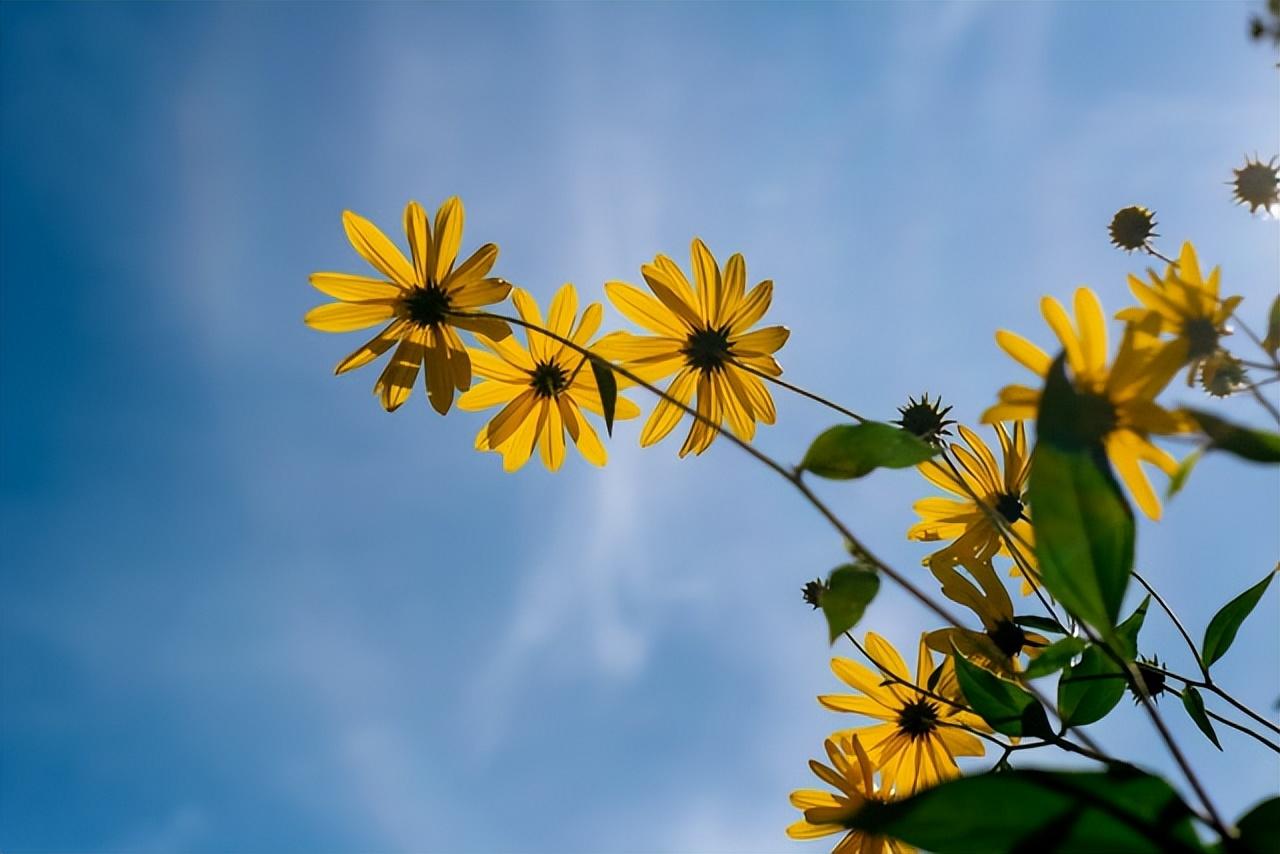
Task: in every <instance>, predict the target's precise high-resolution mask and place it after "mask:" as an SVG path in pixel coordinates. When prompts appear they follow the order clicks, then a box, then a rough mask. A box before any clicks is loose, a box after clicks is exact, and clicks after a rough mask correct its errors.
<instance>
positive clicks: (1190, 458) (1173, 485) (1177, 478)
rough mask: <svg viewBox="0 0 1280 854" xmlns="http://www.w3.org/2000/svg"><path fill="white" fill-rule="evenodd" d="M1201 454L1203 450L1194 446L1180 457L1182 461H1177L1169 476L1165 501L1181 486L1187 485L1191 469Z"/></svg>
mask: <svg viewBox="0 0 1280 854" xmlns="http://www.w3.org/2000/svg"><path fill="white" fill-rule="evenodd" d="M1203 456H1204V451H1203V450H1202V449H1200V448H1196V449H1195V450H1194V451H1192V452H1191V453H1189V454H1187V455H1186V456H1185V457H1183V458H1182V462H1180V463H1178V468H1177V470H1176V471H1175V472H1174V473H1173V476H1172V477H1170V478H1169V488H1168V489H1166V490H1165V491H1164V497H1165V500H1166V501H1168V500H1169V499H1170V498H1172V497H1173V496H1175V495H1177V494H1178V493H1179V492H1181V491H1182V487H1184V486H1186V485H1187V478H1189V477H1190V476H1191V470H1192V469H1193V468H1195V467H1196V463H1198V462H1200V458H1201V457H1203Z"/></svg>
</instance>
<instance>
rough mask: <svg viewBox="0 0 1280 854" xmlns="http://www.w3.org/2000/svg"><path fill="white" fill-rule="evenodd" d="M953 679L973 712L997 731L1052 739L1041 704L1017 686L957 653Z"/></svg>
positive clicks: (954, 656)
mask: <svg viewBox="0 0 1280 854" xmlns="http://www.w3.org/2000/svg"><path fill="white" fill-rule="evenodd" d="M952 659H953V660H954V661H955V664H956V679H957V680H958V681H959V682H960V690H961V691H962V692H963V693H964V699H965V702H967V703H968V704H969V706H970V708H972V709H973V710H974V711H975V712H977V713H978V715H979V716H980V717H981V718H982V719H983V720H984V721H986V722H987V723H989V724H991V728H992V729H994V730H995V731H996V732H999V733H1003V734H1005V735H1016V736H1036V737H1039V738H1052V737H1053V727H1052V726H1050V725H1049V717H1048V715H1046V714H1045V711H1044V706H1042V705H1040V701H1039V700H1037V699H1036V698H1035V697H1033V696H1031V694H1029V693H1027V692H1026V691H1025V690H1024V689H1022V688H1021V687H1019V686H1018V685H1015V684H1013V683H1012V682H1008V681H1006V680H1004V679H1001V678H1000V677H999V676H996V675H995V674H994V673H992V672H990V671H988V670H983V669H982V668H981V667H979V666H978V665H976V664H974V663H972V662H970V661H968V660H967V659H966V658H965V657H964V656H962V655H960V653H959V652H956V653H955V655H953V656H952Z"/></svg>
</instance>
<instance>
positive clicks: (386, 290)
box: [311, 273, 404, 302]
mask: <svg viewBox="0 0 1280 854" xmlns="http://www.w3.org/2000/svg"><path fill="white" fill-rule="evenodd" d="M311 287H313V288H315V289H316V290H318V291H319V292H320V293H322V294H328V295H329V296H331V297H334V298H335V299H340V300H347V301H348V302H365V301H368V300H395V299H399V298H400V295H401V294H402V293H403V292H404V289H403V288H401V287H400V286H399V285H396V284H392V283H391V282H386V281H383V280H382V279H371V278H369V277H368V276H352V275H350V274H348V273H312V274H311Z"/></svg>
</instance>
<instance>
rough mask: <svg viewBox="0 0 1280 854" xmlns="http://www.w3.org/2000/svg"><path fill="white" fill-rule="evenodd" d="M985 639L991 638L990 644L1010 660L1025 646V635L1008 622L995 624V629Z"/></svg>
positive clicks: (1016, 626) (1003, 621)
mask: <svg viewBox="0 0 1280 854" xmlns="http://www.w3.org/2000/svg"><path fill="white" fill-rule="evenodd" d="M987 637H989V638H991V642H992V643H994V644H995V645H996V646H997V647H999V649H1000V651H1001V652H1003V653H1004V654H1005V655H1007V656H1009V657H1010V658H1012V657H1013V656H1015V655H1017V654H1018V653H1020V652H1022V648H1023V647H1024V646H1026V644H1027V635H1026V633H1025V632H1023V631H1022V629H1021V628H1019V627H1018V625H1017V624H1016V623H1013V622H1012V621H1010V620H1002V621H1001V622H999V623H996V627H995V628H994V629H992V630H991V631H989V632H987Z"/></svg>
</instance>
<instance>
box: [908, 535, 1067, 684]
mask: <svg viewBox="0 0 1280 854" xmlns="http://www.w3.org/2000/svg"><path fill="white" fill-rule="evenodd" d="M957 561H958V562H959V563H960V564H961V565H962V566H963V567H964V568H965V570H967V571H968V573H969V576H970V578H972V579H973V581H977V582H978V583H977V586H975V585H974V583H973V581H970V580H969V578H965V577H964V576H963V575H961V574H960V572H959V571H958V570H957V569H956V562H957ZM929 570H930V571H931V572H932V573H933V575H934V577H935V578H937V579H938V581H939V582H941V583H942V595H943V596H946V597H947V598H948V599H950V600H951V601H952V602H955V603H956V604H958V605H963V606H965V607H966V608H968V609H969V610H970V611H972V612H973V613H974V614H976V615H977V617H978V619H979V620H981V621H982V631H980V632H975V631H973V630H971V629H962V628H959V627H951V628H946V629H938V630H937V631H933V632H929V633H928V634H927V635H925V643H927V644H928V645H929V648H930V649H933V650H936V651H938V652H941V653H943V654H944V655H951V654H953V650H958V651H959V652H960V654H961V655H963V656H964V657H965V658H967V659H969V660H970V661H973V662H975V663H977V664H980V665H982V666H984V667H987V668H988V669H990V670H993V671H995V672H997V673H1000V674H1003V675H1006V676H1012V675H1013V674H1015V673H1017V672H1018V670H1019V669H1020V662H1019V659H1018V656H1019V655H1021V654H1022V653H1026V654H1027V655H1030V656H1035V655H1038V654H1039V652H1040V650H1041V649H1043V648H1044V647H1046V646H1048V645H1049V641H1048V639H1046V638H1045V637H1043V636H1041V635H1038V634H1036V633H1034V632H1027V631H1024V630H1023V629H1022V627H1021V626H1019V625H1018V624H1017V623H1015V622H1014V621H1013V601H1012V600H1010V598H1009V594H1008V592H1007V591H1006V590H1005V589H1004V585H1002V584H1001V583H1000V578H999V577H998V576H997V575H996V571H995V568H994V567H993V566H992V565H991V559H990V558H985V559H983V558H978V557H976V556H973V555H966V556H960V555H954V554H948V553H946V552H939V553H938V554H937V555H935V556H934V557H933V559H932V560H930V561H929Z"/></svg>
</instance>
